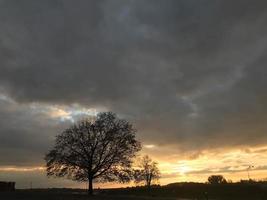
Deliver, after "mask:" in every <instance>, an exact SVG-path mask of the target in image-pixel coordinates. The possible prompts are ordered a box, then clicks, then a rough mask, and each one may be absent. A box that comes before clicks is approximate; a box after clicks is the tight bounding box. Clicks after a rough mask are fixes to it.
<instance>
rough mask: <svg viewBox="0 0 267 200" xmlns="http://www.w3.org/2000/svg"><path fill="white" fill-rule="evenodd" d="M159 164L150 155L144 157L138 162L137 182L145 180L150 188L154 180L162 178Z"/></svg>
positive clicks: (135, 175) (135, 172)
mask: <svg viewBox="0 0 267 200" xmlns="http://www.w3.org/2000/svg"><path fill="white" fill-rule="evenodd" d="M157 165H158V164H157V163H156V162H154V161H152V159H151V158H150V157H149V156H147V155H146V156H144V157H142V158H141V160H140V162H139V164H138V169H136V170H134V180H135V182H136V183H141V182H143V183H144V184H145V185H146V186H147V187H148V188H150V186H151V184H152V182H153V181H155V180H158V179H159V178H160V171H159V169H158V166H157Z"/></svg>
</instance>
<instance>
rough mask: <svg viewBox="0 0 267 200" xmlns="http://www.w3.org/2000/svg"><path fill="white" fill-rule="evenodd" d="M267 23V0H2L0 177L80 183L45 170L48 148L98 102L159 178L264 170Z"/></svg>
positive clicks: (23, 183)
mask: <svg viewBox="0 0 267 200" xmlns="http://www.w3.org/2000/svg"><path fill="white" fill-rule="evenodd" d="M266 24H267V2H266V1H265V0H257V1H251V0H235V1H224V0H201V1H199V0H179V1H177V0H168V1H163V0H143V1H137V0H97V1H93V0H89V1H71V0H46V1H36V0H28V1H19V0H0V27H1V30H0V127H1V129H0V180H6V181H16V182H17V187H18V188H28V187H30V183H31V182H32V185H33V187H85V186H84V184H80V183H75V182H71V181H68V180H64V179H51V178H49V179H48V178H47V177H46V175H45V168H44V166H45V162H44V155H45V153H47V152H48V151H49V149H51V147H52V146H53V144H54V138H55V136H56V135H57V134H59V133H61V132H62V131H63V130H64V129H66V128H68V127H69V126H70V125H71V124H72V123H75V121H77V120H78V119H80V118H82V117H87V116H94V115H95V114H96V113H98V112H103V111H113V112H115V113H117V114H118V116H119V117H121V118H124V119H127V120H128V121H130V122H131V123H132V124H134V126H135V127H136V129H137V130H138V132H137V137H138V139H139V140H140V141H141V142H142V144H143V150H142V152H141V154H148V155H149V156H151V157H152V158H153V159H154V160H156V161H157V162H158V163H159V168H160V170H161V172H162V178H161V179H160V183H161V184H167V183H171V182H177V181H199V182H205V181H206V180H207V178H208V176H209V175H212V174H222V175H224V176H225V177H226V179H231V180H233V181H238V180H240V179H248V176H250V177H251V178H254V179H264V178H267V123H266V122H267V93H266V86H267V78H266V77H267V68H266V65H267V26H266ZM251 165H253V166H254V167H253V168H251V170H249V174H248V170H247V169H248V167H249V166H251ZM109 186H110V185H108V184H107V185H101V187H109ZM112 186H114V185H112ZM110 187H111V186H110Z"/></svg>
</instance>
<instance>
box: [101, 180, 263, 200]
mask: <svg viewBox="0 0 267 200" xmlns="http://www.w3.org/2000/svg"><path fill="white" fill-rule="evenodd" d="M102 193H106V194H112V195H133V196H153V197H166V198H167V197H175V198H189V199H198V200H202V199H203V200H204V199H205V200H207V199H229V200H231V199H233V200H238V199H242V200H246V199H250V200H252V199H253V200H262V199H267V182H254V181H253V182H248V181H246V182H244V181H241V182H238V183H223V184H210V183H193V182H185V183H172V184H168V185H166V186H159V185H154V186H152V187H151V188H150V189H149V190H148V189H147V187H128V188H120V189H107V190H103V191H102Z"/></svg>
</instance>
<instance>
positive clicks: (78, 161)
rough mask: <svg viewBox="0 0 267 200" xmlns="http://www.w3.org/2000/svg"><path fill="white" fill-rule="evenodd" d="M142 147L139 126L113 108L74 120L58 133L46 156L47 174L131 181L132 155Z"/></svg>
mask: <svg viewBox="0 0 267 200" xmlns="http://www.w3.org/2000/svg"><path fill="white" fill-rule="evenodd" d="M140 149H141V145H140V142H139V141H137V139H136V130H135V129H134V128H133V126H132V124H130V123H129V122H128V121H126V120H123V119H119V118H118V117H117V115H116V114H114V113H111V112H103V113H99V114H98V115H97V116H96V118H95V119H94V120H93V121H92V120H82V121H80V122H77V123H75V124H73V125H72V126H71V127H70V128H68V129H66V130H64V131H63V132H62V133H61V134H59V135H58V136H56V141H55V146H54V147H53V149H52V150H50V151H49V152H48V153H47V154H46V156H45V160H46V167H47V175H48V176H55V177H67V178H69V179H72V180H75V181H88V183H89V184H88V185H89V187H88V193H89V194H92V193H93V180H94V181H101V182H113V181H119V182H127V181H130V178H131V177H130V173H131V171H132V170H131V165H132V159H133V158H134V157H135V156H136V153H137V152H138V151H139V150H140Z"/></svg>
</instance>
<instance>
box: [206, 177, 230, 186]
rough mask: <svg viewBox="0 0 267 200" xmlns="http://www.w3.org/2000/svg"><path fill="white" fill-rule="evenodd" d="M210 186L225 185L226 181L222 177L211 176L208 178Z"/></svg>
mask: <svg viewBox="0 0 267 200" xmlns="http://www.w3.org/2000/svg"><path fill="white" fill-rule="evenodd" d="M208 182H209V183H210V184H223V183H227V181H226V179H225V178H224V177H223V176H222V175H212V176H210V177H209V178H208Z"/></svg>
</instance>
